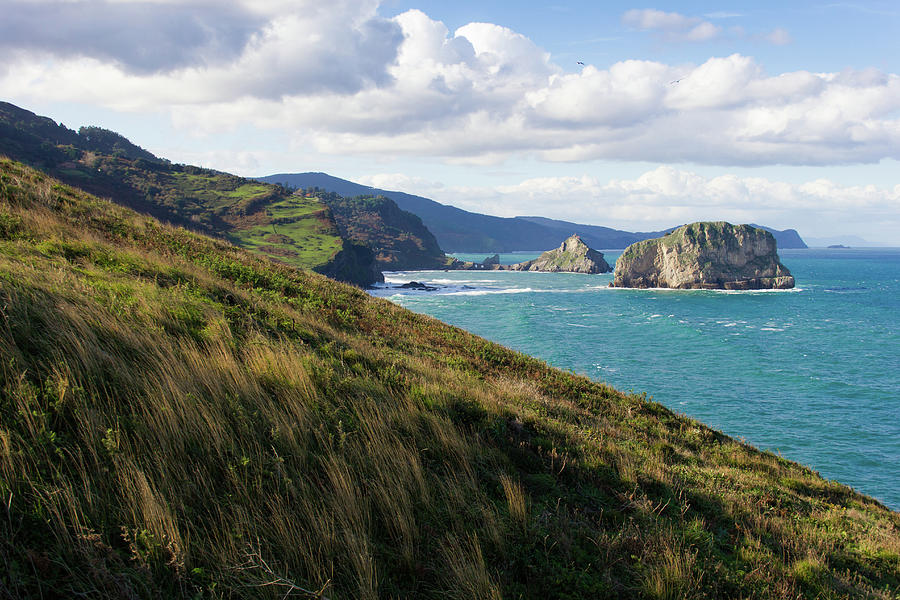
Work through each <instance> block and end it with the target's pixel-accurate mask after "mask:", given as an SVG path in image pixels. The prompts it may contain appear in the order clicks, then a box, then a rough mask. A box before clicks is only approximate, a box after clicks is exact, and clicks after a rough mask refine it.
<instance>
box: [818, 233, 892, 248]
mask: <svg viewBox="0 0 900 600" xmlns="http://www.w3.org/2000/svg"><path fill="white" fill-rule="evenodd" d="M806 241H807V242H808V243H809V245H810V246H812V247H813V248H826V247H828V246H834V245H836V244H840V245H843V246H848V247H852V248H866V247H878V246H885V244H879V243H877V242H870V241H868V240H865V239H863V238H861V237H859V236H856V235H835V236H830V237H813V238H806Z"/></svg>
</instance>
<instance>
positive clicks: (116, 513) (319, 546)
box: [0, 160, 900, 599]
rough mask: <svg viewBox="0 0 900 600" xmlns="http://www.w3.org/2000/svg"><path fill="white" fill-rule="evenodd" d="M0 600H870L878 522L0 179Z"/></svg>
mask: <svg viewBox="0 0 900 600" xmlns="http://www.w3.org/2000/svg"><path fill="white" fill-rule="evenodd" d="M0 500H2V507H0V595H2V596H9V597H12V598H59V597H67V598H74V597H92V598H94V597H108V598H156V597H192V598H198V597H208V598H224V597H258V598H283V597H299V598H304V597H305V598H319V597H328V598H332V599H334V598H401V597H415V598H459V599H462V598H501V597H503V598H607V597H608V598H620V597H646V598H723V597H731V598H847V597H859V598H893V597H897V595H898V594H900V514H898V513H895V512H892V511H889V510H888V509H886V508H885V507H883V506H882V505H880V504H879V503H878V502H876V501H875V500H872V499H871V498H868V497H866V496H863V495H860V494H858V493H856V492H854V491H853V490H851V489H849V488H847V487H846V486H843V485H840V484H838V483H835V482H831V481H826V480H823V479H822V478H821V477H819V476H818V475H817V474H816V473H814V472H813V471H811V470H809V469H807V468H804V467H802V466H800V465H797V464H795V463H792V462H789V461H787V460H784V459H782V458H780V457H778V456H775V455H773V454H771V453H766V452H760V451H758V450H756V449H754V448H752V447H750V446H747V445H745V444H742V443H740V442H738V441H736V440H733V439H731V438H728V437H726V436H724V435H722V434H721V433H718V432H716V431H713V430H711V429H709V428H707V427H705V426H703V425H702V424H700V423H697V422H696V421H693V420H690V419H687V418H684V417H681V416H678V415H676V414H673V413H672V412H670V411H669V410H667V409H666V408H664V407H662V406H660V405H659V404H656V403H654V402H651V401H648V400H646V399H645V398H644V397H642V396H635V395H627V394H622V393H620V392H618V391H616V390H614V389H611V388H609V387H607V386H605V385H603V384H600V383H595V382H592V381H590V380H588V379H586V378H583V377H580V376H577V375H574V374H571V373H567V372H563V371H560V370H557V369H553V368H550V367H548V366H547V365H546V364H544V363H542V362H540V361H538V360H535V359H532V358H529V357H527V356H524V355H521V354H518V353H515V352H512V351H510V350H508V349H505V348H503V347H501V346H498V345H496V344H493V343H490V342H487V341H485V340H483V339H480V338H478V337H476V336H473V335H470V334H468V333H466V332H464V331H461V330H459V329H456V328H454V327H450V326H448V325H444V324H442V323H440V322H438V321H436V320H434V319H431V318H428V317H425V316H421V315H417V314H414V313H412V312H409V311H407V310H404V309H402V308H400V307H398V306H395V305H393V304H391V303H389V302H387V301H385V300H382V299H377V298H372V297H370V296H368V295H367V294H365V293H364V292H362V291H360V290H359V289H357V288H354V287H351V286H347V285H343V284H340V283H337V282H334V281H331V280H329V279H326V278H325V277H322V276H320V275H317V274H314V273H310V272H308V271H301V270H296V269H293V268H291V267H289V266H287V265H284V264H282V263H277V262H273V261H269V260H266V259H265V258H261V257H259V256H255V255H253V254H250V253H248V252H247V251H244V250H241V249H239V248H237V247H234V246H232V245H230V244H228V243H226V242H223V241H219V240H214V239H210V238H207V237H204V236H201V235H198V234H195V233H191V232H189V231H186V230H184V229H180V228H174V227H172V226H169V225H163V224H160V223H159V222H157V221H156V220H154V219H152V218H150V217H147V216H142V215H138V214H136V213H134V212H132V211H130V210H128V209H125V208H122V207H120V206H117V205H115V204H112V203H109V202H106V201H103V200H98V199H97V198H95V197H92V196H89V195H88V194H86V193H84V192H82V191H79V190H77V189H74V188H71V187H68V186H66V185H63V184H61V183H60V182H58V181H56V180H54V179H52V178H50V177H48V176H46V175H45V174H43V173H40V172H38V171H35V170H32V169H30V168H28V167H25V166H24V165H22V164H19V163H15V162H12V161H9V160H0Z"/></svg>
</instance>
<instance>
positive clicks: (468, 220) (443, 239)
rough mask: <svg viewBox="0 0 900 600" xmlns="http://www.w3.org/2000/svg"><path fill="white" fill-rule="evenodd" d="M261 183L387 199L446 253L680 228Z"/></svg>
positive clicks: (287, 176)
mask: <svg viewBox="0 0 900 600" xmlns="http://www.w3.org/2000/svg"><path fill="white" fill-rule="evenodd" d="M258 179H259V180H260V181H266V182H268V183H277V184H282V185H285V186H292V187H299V188H312V187H318V188H321V189H322V190H326V191H329V192H335V193H337V194H340V195H342V196H364V195H370V196H378V195H381V196H385V197H387V198H390V199H392V200H393V201H394V202H396V203H397V205H398V206H399V207H400V208H402V209H403V210H406V211H409V212H411V213H413V214H416V215H418V216H419V217H421V219H422V222H423V223H425V225H426V227H428V229H429V231H431V232H432V233H433V234H434V236H435V237H436V238H437V241H438V243H439V244H440V246H441V248H443V249H444V250H445V251H447V252H488V253H491V252H513V251H516V250H539V249H542V248H553V247H556V246H559V245H560V243H562V242H563V241H564V240H565V239H566V238H567V237H569V236H570V235H572V234H573V233H574V234H577V235H578V236H579V237H581V238H582V239H583V240H584V241H585V243H587V244H588V245H589V246H590V247H592V248H600V249H613V248H625V247H627V246H629V245H630V244H633V243H634V242H639V241H642V240H646V239H650V238H655V237H659V236H661V235H663V234H665V233H667V232H669V231H671V230H673V229H675V227H677V225H676V226H674V227H671V228H669V229H666V230H663V231H644V232H631V231H621V230H618V229H612V228H609V227H601V226H598V225H583V224H579V223H572V222H569V221H560V220H557V219H548V218H546V217H512V218H504V217H493V216H490V215H482V214H479V213H473V212H469V211H465V210H462V209H460V208H456V207H455V206H449V205H446V204H440V203H438V202H435V201H434V200H429V199H428V198H423V197H421V196H414V195H412V194H406V193H404V192H393V191H387V190H382V189H378V188H373V187H370V186H366V185H360V184H358V183H353V182H352V181H347V180H346V179H340V178H338V177H333V176H331V175H328V174H326V173H279V174H277V175H269V176H267V177H260V178H258ZM754 227H761V226H759V225H754ZM762 229H766V230H767V231H770V232H771V233H772V234H773V235H774V236H775V239H776V241H777V242H778V247H779V248H780V249H785V248H806V244H805V243H804V242H803V240H802V239H801V238H800V236H799V234H798V233H797V232H796V231H795V230H793V229H787V230H785V231H777V230H774V229H770V228H768V227H762Z"/></svg>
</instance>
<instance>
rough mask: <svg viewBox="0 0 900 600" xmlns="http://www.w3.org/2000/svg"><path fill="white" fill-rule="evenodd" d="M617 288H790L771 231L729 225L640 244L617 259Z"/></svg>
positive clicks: (699, 226) (693, 228)
mask: <svg viewBox="0 0 900 600" xmlns="http://www.w3.org/2000/svg"><path fill="white" fill-rule="evenodd" d="M611 285H613V286H615V287H639V288H644V287H663V288H693V289H696V288H703V289H760V288H792V287H794V278H793V277H792V276H791V274H790V271H788V269H787V268H786V267H785V266H784V265H782V264H781V261H780V260H779V258H778V252H777V244H776V241H775V237H774V236H773V235H772V233H771V232H769V231H766V230H764V229H761V228H758V227H754V226H752V225H732V224H731V223H726V222H725V221H714V222H697V223H691V224H688V225H683V226H681V227H679V228H678V229H676V230H674V231H672V232H670V233H668V234H666V235H664V236H662V237H659V238H655V239H652V240H644V241H641V242H636V243H634V244H632V245H631V246H629V247H628V248H626V249H625V251H624V252H623V253H622V254H621V255H620V256H619V258H618V260H617V261H616V273H615V277H614V279H613V282H612V284H611Z"/></svg>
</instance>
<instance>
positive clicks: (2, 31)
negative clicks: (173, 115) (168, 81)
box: [0, 0, 265, 73]
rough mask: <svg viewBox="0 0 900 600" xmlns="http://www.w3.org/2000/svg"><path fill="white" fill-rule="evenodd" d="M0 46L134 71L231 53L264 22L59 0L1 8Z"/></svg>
mask: <svg viewBox="0 0 900 600" xmlns="http://www.w3.org/2000/svg"><path fill="white" fill-rule="evenodd" d="M4 4H5V5H4V9H3V12H4V16H3V19H2V21H0V48H2V49H3V50H4V51H5V52H7V53H11V52H20V51H22V50H37V51H40V52H43V53H46V54H49V55H56V56H60V57H65V56H72V55H76V56H87V57H93V58H97V59H99V60H102V61H112V62H115V63H116V64H118V65H120V66H121V67H123V68H125V69H127V70H131V71H135V72H138V73H147V72H154V71H159V70H170V69H174V68H178V67H184V66H188V65H194V64H204V63H207V62H218V61H226V60H229V59H233V58H234V57H236V56H238V55H239V54H240V52H241V51H242V50H243V48H244V47H245V45H246V44H247V43H248V42H249V41H250V38H251V36H252V35H253V34H254V33H256V32H257V31H258V30H259V28H260V27H262V25H263V24H264V23H265V21H264V19H262V18H261V16H260V15H257V14H254V13H252V12H251V11H248V10H246V9H245V8H243V7H241V6H240V5H232V4H225V5H221V6H219V7H216V9H215V10H211V8H212V7H211V6H210V5H209V4H206V5H203V4H202V3H199V2H195V3H188V4H180V5H179V4H158V3H152V2H142V3H130V2H103V1H94V2H89V1H76V2H71V1H64V0H55V1H48V2H33V1H23V0H11V1H9V2H6V3H4Z"/></svg>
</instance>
